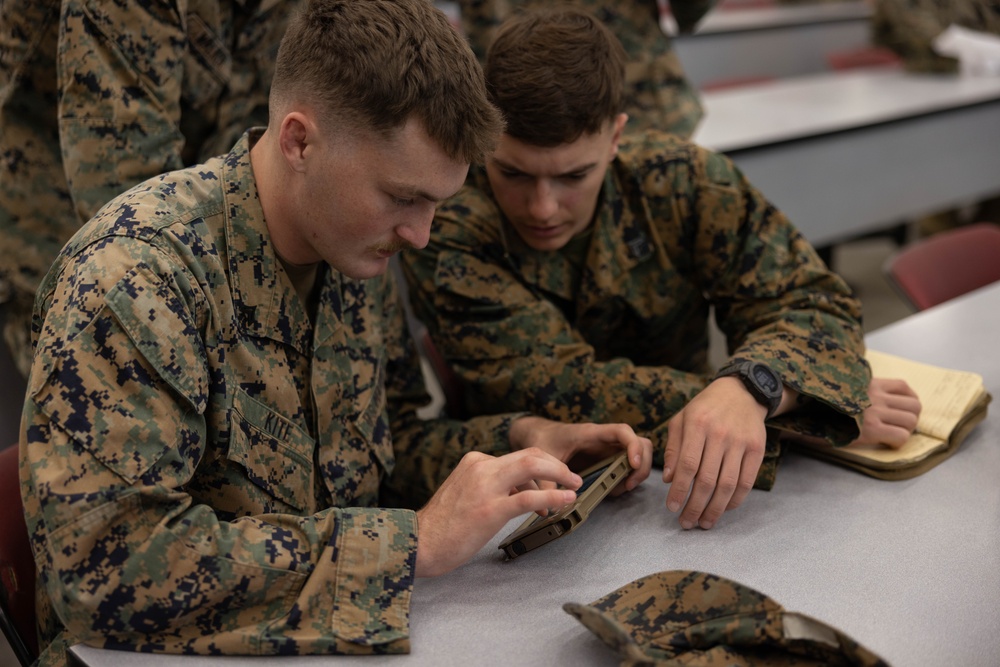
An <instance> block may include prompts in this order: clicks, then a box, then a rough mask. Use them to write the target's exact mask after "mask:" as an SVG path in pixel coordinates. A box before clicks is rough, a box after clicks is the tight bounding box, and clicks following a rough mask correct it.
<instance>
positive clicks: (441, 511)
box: [416, 448, 583, 577]
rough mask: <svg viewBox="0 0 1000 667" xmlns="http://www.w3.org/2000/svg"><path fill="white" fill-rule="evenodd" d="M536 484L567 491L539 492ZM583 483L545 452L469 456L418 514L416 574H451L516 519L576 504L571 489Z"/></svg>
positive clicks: (532, 450) (574, 495)
mask: <svg viewBox="0 0 1000 667" xmlns="http://www.w3.org/2000/svg"><path fill="white" fill-rule="evenodd" d="M535 480H538V481H546V482H550V483H551V486H554V485H562V486H564V487H566V488H564V489H556V488H545V489H539V488H536V487H535V483H534V482H535ZM582 483H583V480H581V479H580V476H579V475H577V474H576V473H573V472H572V471H570V469H569V467H568V466H567V465H566V464H565V463H563V462H562V461H559V460H558V459H556V458H555V457H554V456H551V455H550V454H547V453H545V452H543V451H541V450H539V449H535V448H531V449H524V450H521V451H518V452H514V453H512V454H507V455H505V456H500V457H493V456H489V455H488V454H483V453H482V452H469V453H468V454H466V455H465V456H463V457H462V460H461V461H459V463H458V466H457V467H456V468H455V470H454V471H452V473H451V474H450V475H449V476H448V478H447V479H446V480H445V481H444V483H443V484H442V485H441V488H439V489H438V490H437V492H436V493H435V494H434V495H433V496H432V497H431V499H430V501H429V502H428V503H427V505H425V506H424V507H423V509H421V510H420V511H418V512H417V530H418V537H417V564H416V575H417V576H418V577H433V576H437V575H439V574H445V573H446V572H450V571H451V570H453V569H455V568H456V567H458V566H459V565H461V564H462V563H464V562H465V561H467V560H469V558H471V557H472V556H473V555H474V554H475V553H476V552H477V551H479V550H480V549H481V548H482V547H483V545H484V544H486V543H487V542H489V541H490V539H492V538H493V536H494V535H496V533H497V531H499V530H500V529H501V528H503V526H504V525H505V524H506V523H507V522H508V521H510V520H511V519H513V518H514V517H516V516H519V515H521V514H526V513H527V512H543V511H545V510H547V509H549V508H555V507H563V506H564V505H568V504H569V503H571V502H573V501H574V500H576V492H574V491H570V490H567V489H576V488H579V486H580V484H582ZM518 489H523V490H518Z"/></svg>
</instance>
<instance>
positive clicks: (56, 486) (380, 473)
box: [20, 130, 510, 665]
mask: <svg viewBox="0 0 1000 667" xmlns="http://www.w3.org/2000/svg"><path fill="white" fill-rule="evenodd" d="M262 131H263V130H255V131H254V132H253V133H251V134H248V135H247V136H245V137H244V138H242V139H241V140H240V141H239V142H238V143H237V145H236V146H235V148H234V149H233V150H232V152H230V153H229V154H228V155H225V156H222V157H219V158H214V159H211V160H209V161H208V162H206V163H205V164H203V165H198V166H195V167H191V168H188V169H185V170H181V171H177V172H172V173H168V174H165V175H163V176H160V177H157V178H154V179H151V180H149V181H147V182H145V183H143V184H140V185H139V186H136V187H135V188H134V189H132V190H130V191H129V192H127V193H125V194H123V195H121V196H119V197H118V198H116V199H114V200H113V201H112V202H111V203H110V204H109V205H108V206H106V207H105V208H104V209H103V210H102V212H101V213H100V214H99V215H98V216H97V217H96V218H95V219H94V220H92V221H91V222H90V223H88V224H87V225H86V226H84V227H83V228H82V229H81V231H80V232H79V233H78V234H77V235H76V236H75V237H74V238H73V239H72V240H71V241H70V243H69V244H67V246H66V247H65V249H64V250H63V252H62V253H61V254H60V255H59V257H58V259H57V261H56V263H55V265H54V268H53V270H52V271H51V272H50V273H49V274H48V276H47V278H46V280H45V282H44V283H43V285H42V289H41V292H40V296H39V300H38V302H37V305H36V311H35V313H34V327H35V331H36V332H37V354H36V358H35V363H34V365H33V367H32V374H31V376H30V378H29V399H28V401H27V404H26V406H25V412H24V422H23V427H22V435H21V443H20V447H21V471H20V473H21V478H22V480H23V484H24V486H23V490H22V495H23V499H24V505H25V513H26V517H27V520H28V528H29V533H30V535H31V540H32V545H33V550H34V553H35V558H36V562H37V567H38V572H39V584H40V590H39V593H40V596H39V598H40V602H39V615H40V623H41V639H42V641H41V643H42V645H43V646H44V645H46V644H49V648H48V650H47V652H46V653H45V655H43V656H42V664H43V665H53V664H60V663H62V661H63V660H64V655H63V649H64V647H65V646H67V645H71V644H74V643H77V642H81V641H85V642H87V643H88V644H93V645H97V646H104V647H111V648H116V649H124V650H134V651H147V652H149V651H152V652H169V653H199V654H305V653H383V652H405V651H407V650H408V647H409V640H408V633H409V624H408V618H409V600H410V590H411V586H412V583H413V568H414V565H415V558H416V539H417V525H416V518H415V514H414V512H413V511H412V508H415V507H418V506H420V505H422V504H423V503H424V502H425V501H426V500H427V499H428V498H429V497H430V495H431V494H432V492H433V491H434V490H435V489H436V488H437V486H438V485H439V484H440V483H441V482H442V481H443V480H444V478H445V477H447V475H448V474H449V473H450V472H451V470H452V469H453V468H454V467H455V465H457V463H458V461H459V459H460V458H461V456H462V455H463V454H464V453H465V452H466V451H469V450H473V449H476V450H480V451H484V452H487V453H490V454H502V453H505V452H506V451H507V450H508V448H509V445H508V444H507V436H508V430H509V428H508V427H509V419H510V418H508V417H505V416H499V417H490V418H483V419H480V420H475V421H473V422H468V423H460V422H448V421H434V422H428V421H423V420H421V419H419V418H418V417H417V415H416V408H417V407H420V406H422V405H425V404H426V403H427V402H428V401H429V397H428V395H427V393H426V391H425V388H424V385H423V377H422V375H421V370H420V366H419V362H418V358H417V354H416V348H415V347H414V345H413V344H412V341H411V340H410V338H409V335H408V333H407V331H406V326H405V323H404V319H403V308H402V303H401V302H400V301H399V300H398V295H397V292H396V286H395V284H394V283H393V281H392V280H391V279H390V278H389V277H385V276H383V277H380V278H376V279H372V280H368V281H355V280H351V279H348V278H346V277H345V276H341V275H339V274H338V273H336V272H335V271H333V270H331V269H329V268H325V269H323V270H321V273H320V275H319V278H318V280H319V281H320V282H319V285H318V286H317V290H318V291H317V295H318V296H317V297H316V298H317V303H316V306H315V308H316V313H315V317H314V319H313V320H312V321H311V320H310V318H309V316H308V315H307V312H306V307H305V305H304V303H303V301H302V300H301V299H299V297H298V295H297V294H296V291H295V289H294V286H293V284H292V282H291V280H290V278H289V275H288V274H287V273H286V272H285V270H284V269H283V267H282V265H281V263H280V262H279V260H278V259H277V256H276V255H275V253H274V250H273V246H272V244H271V242H270V239H269V237H268V234H267V226H266V224H265V222H264V219H263V212H262V210H261V207H260V202H259V200H258V199H257V190H256V185H255V182H254V179H253V172H252V169H251V166H250V161H249V154H248V151H249V148H250V146H251V145H252V142H253V141H254V140H255V138H256V137H258V136H259V134H260V133H261V132H262ZM323 266H324V267H325V265H323ZM313 322H314V324H313ZM384 507H399V508H404V509H383V508H384ZM50 642H51V644H50Z"/></svg>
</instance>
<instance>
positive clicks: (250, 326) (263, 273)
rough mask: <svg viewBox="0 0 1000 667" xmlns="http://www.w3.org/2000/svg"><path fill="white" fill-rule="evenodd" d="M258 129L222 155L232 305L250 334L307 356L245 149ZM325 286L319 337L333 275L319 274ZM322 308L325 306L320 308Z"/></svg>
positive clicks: (301, 324)
mask: <svg viewBox="0 0 1000 667" xmlns="http://www.w3.org/2000/svg"><path fill="white" fill-rule="evenodd" d="M263 133H264V128H254V129H252V130H248V131H247V132H246V133H244V134H243V136H242V137H241V138H240V140H239V141H238V142H237V143H236V145H235V146H234V147H233V149H232V150H231V151H230V152H229V154H228V155H226V156H224V157H223V167H222V191H223V198H224V202H225V204H224V215H225V230H226V245H227V247H228V250H229V273H230V276H231V278H230V279H231V281H232V292H233V302H234V305H235V307H236V312H237V317H238V319H239V323H240V328H241V329H242V330H243V331H245V332H247V333H249V334H251V335H253V336H259V337H263V338H270V339H272V340H277V341H280V342H282V343H285V344H287V345H290V346H292V347H294V348H295V349H296V350H298V351H299V352H301V353H303V354H307V353H308V352H309V351H310V350H311V349H312V345H313V326H312V323H311V322H310V321H309V316H308V314H307V313H306V309H305V304H304V303H302V300H301V299H300V298H299V296H298V294H297V293H296V292H295V287H294V286H293V284H292V281H291V279H290V278H289V277H288V274H287V273H286V272H285V269H284V267H282V266H281V262H280V261H278V257H277V255H276V254H275V251H274V244H273V243H272V242H271V236H270V234H269V232H268V229H267V222H266V221H265V220H264V210H263V208H262V207H261V204H260V199H259V197H258V193H257V183H256V180H255V179H254V173H253V168H252V166H251V164H250V149H251V148H252V147H253V145H254V144H255V143H256V142H257V140H258V139H260V137H261V135H262V134H263ZM320 275H321V276H324V278H323V279H325V283H326V284H325V285H324V286H323V290H322V293H321V295H320V306H319V308H318V309H317V311H318V313H319V314H318V316H317V317H318V318H319V319H320V326H319V327H318V329H319V331H320V335H319V338H326V337H327V336H329V335H330V334H331V333H332V331H333V329H335V328H336V327H335V325H334V324H332V323H330V322H326V321H324V320H323V319H322V313H324V311H326V312H329V305H328V304H329V303H331V302H332V303H333V305H334V311H335V312H336V313H337V314H339V312H340V308H339V304H340V289H339V274H337V273H336V272H334V271H332V270H325V271H321V272H320ZM324 304H327V305H324Z"/></svg>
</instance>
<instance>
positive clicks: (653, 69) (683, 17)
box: [458, 0, 715, 138]
mask: <svg viewBox="0 0 1000 667" xmlns="http://www.w3.org/2000/svg"><path fill="white" fill-rule="evenodd" d="M458 4H459V7H460V10H461V23H462V29H463V30H464V32H465V34H466V36H467V37H468V38H469V43H470V44H471V46H472V49H473V51H475V52H476V55H477V56H478V57H479V59H480V61H483V60H484V59H485V57H486V50H487V48H489V45H490V43H491V42H492V41H493V35H494V34H495V32H496V29H497V27H499V25H500V24H501V23H502V22H503V20H504V19H505V18H506V17H507V16H509V15H510V13H511V12H514V11H517V10H520V9H529V8H536V7H548V6H551V5H552V4H553V3H551V2H545V1H544V0H459V3H458ZM569 4H572V5H575V6H578V7H581V8H583V9H586V10H587V11H590V12H591V13H592V14H594V15H595V16H597V17H598V18H599V19H601V21H603V22H604V23H605V24H606V25H607V26H608V27H609V28H610V29H611V31H612V32H613V33H614V34H615V36H616V37H618V39H619V41H621V43H622V46H623V47H625V52H626V53H627V54H628V58H629V62H628V65H627V68H626V71H625V79H626V90H627V98H626V108H625V109H624V111H625V112H626V113H627V114H628V115H629V122H628V128H629V130H645V129H656V130H662V131H665V132H672V133H675V134H677V135H680V136H682V137H685V138H686V137H690V136H691V135H692V134H693V133H694V130H695V128H696V127H697V126H698V121H700V120H701V117H702V115H703V111H702V107H701V102H700V101H699V100H698V93H697V91H696V90H695V89H694V88H693V87H692V86H691V84H690V83H688V81H687V79H686V78H685V77H684V69H683V67H682V66H681V61H680V59H679V58H678V57H677V53H676V52H675V51H674V49H673V45H672V44H671V41H670V38H669V37H668V36H667V35H666V34H665V33H664V32H663V30H662V29H661V27H660V9H659V4H658V3H657V0H635V1H634V2H607V1H605V0H573V2H570V3H569ZM714 4H715V0H672V1H671V2H670V10H671V13H672V14H673V17H674V19H675V20H676V21H677V26H678V29H679V30H680V32H682V33H690V32H693V31H694V29H695V26H697V24H698V22H699V21H700V20H701V19H702V17H704V16H705V14H706V13H707V12H708V10H709V9H711V8H712V5H714Z"/></svg>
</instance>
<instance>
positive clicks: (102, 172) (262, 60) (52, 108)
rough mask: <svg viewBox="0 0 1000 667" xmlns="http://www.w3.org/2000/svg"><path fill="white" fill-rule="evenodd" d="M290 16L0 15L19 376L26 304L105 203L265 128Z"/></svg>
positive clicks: (3, 200) (11, 7) (152, 7)
mask: <svg viewBox="0 0 1000 667" xmlns="http://www.w3.org/2000/svg"><path fill="white" fill-rule="evenodd" d="M298 4H299V0H288V1H282V0H189V1H187V2H98V1H97V0H5V1H4V2H3V3H2V4H0V155H3V163H2V166H0V284H4V286H3V287H0V294H2V293H3V292H7V298H8V299H9V300H10V303H8V304H7V305H6V306H5V308H6V309H7V314H6V319H7V325H6V327H5V332H4V335H5V338H6V340H7V342H8V344H9V346H10V347H11V350H12V352H13V353H14V355H15V359H16V361H17V363H18V367H19V369H20V370H21V372H22V373H23V374H24V375H25V376H27V373H28V368H29V366H30V363H31V355H30V350H29V346H28V338H29V324H30V316H31V305H32V301H33V299H34V296H35V293H36V291H37V290H38V286H39V283H40V282H41V280H42V277H43V276H44V275H45V272H46V271H47V270H48V269H49V266H50V265H51V264H52V262H53V260H54V259H55V257H56V255H57V254H58V253H59V250H60V249H61V248H62V246H63V244H64V243H66V241H68V240H69V238H70V236H72V235H73V233H74V232H75V231H76V230H77V229H79V228H80V226H81V225H83V223H85V222H86V221H87V220H89V219H90V218H91V217H92V216H93V215H94V214H95V213H96V212H97V210H98V209H99V208H100V207H101V206H103V205H104V203H105V202H107V201H108V200H110V199H111V198H112V197H114V196H116V195H118V194H120V193H121V192H123V191H124V190H126V189H128V188H129V187H131V186H133V185H135V184H137V183H139V182H140V181H143V180H145V179H146V178H149V177H151V176H155V175H157V174H160V173H163V172H166V171H170V170H173V169H180V168H181V167H184V166H186V165H191V164H195V163H198V162H202V161H204V160H206V159H208V158H209V157H212V156H215V155H221V154H223V153H225V152H226V151H228V150H229V148H230V147H231V146H232V145H233V144H234V143H235V142H236V140H237V139H238V138H239V137H240V135H241V134H242V133H243V132H245V131H246V130H247V128H249V127H252V126H255V125H264V124H266V123H267V96H268V91H269V89H270V82H271V77H272V74H273V71H274V58H275V54H276V53H277V47H278V43H279V41H280V39H281V36H282V35H283V34H284V31H285V25H286V24H287V20H288V18H289V15H290V13H291V11H292V10H293V9H294V8H295V7H296V6H297V5H298ZM2 298H3V297H2V295H0V299H2Z"/></svg>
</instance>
